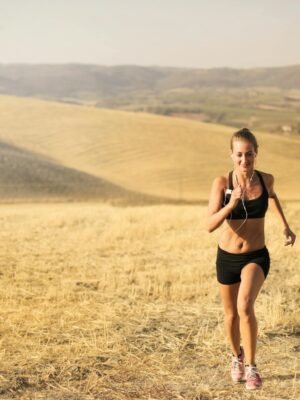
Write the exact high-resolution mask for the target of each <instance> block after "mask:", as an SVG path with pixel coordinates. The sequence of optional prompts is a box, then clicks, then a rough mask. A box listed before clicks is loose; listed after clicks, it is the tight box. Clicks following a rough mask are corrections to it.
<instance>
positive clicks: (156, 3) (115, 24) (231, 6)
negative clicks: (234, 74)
mask: <svg viewBox="0 0 300 400" xmlns="http://www.w3.org/2000/svg"><path fill="white" fill-rule="evenodd" d="M299 39H300V1H299V0H251V1H250V0H249V1H247V0H244V1H243V0H205V1H204V0H0V50H1V51H0V63H14V62H26V63H31V62H32V63H66V62H78V63H93V64H101V65H116V64H136V65H161V66H167V65H168V66H185V67H199V68H208V67H221V66H228V67H255V66H276V65H290V64H300V46H299Z"/></svg>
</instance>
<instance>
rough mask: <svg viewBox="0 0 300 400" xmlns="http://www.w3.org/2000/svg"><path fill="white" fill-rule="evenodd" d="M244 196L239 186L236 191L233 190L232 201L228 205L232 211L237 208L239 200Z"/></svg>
mask: <svg viewBox="0 0 300 400" xmlns="http://www.w3.org/2000/svg"><path fill="white" fill-rule="evenodd" d="M242 194H243V191H242V189H241V187H240V186H237V187H236V188H235V189H233V190H232V192H231V195H230V200H229V202H228V205H229V207H230V208H231V209H234V208H235V207H236V206H237V204H238V202H239V200H240V199H241V198H242Z"/></svg>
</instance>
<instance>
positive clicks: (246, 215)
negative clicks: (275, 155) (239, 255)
mask: <svg viewBox="0 0 300 400" xmlns="http://www.w3.org/2000/svg"><path fill="white" fill-rule="evenodd" d="M253 176H254V170H253V172H252V175H251V178H250V180H249V182H250V183H251V181H252V178H253ZM235 179H236V183H237V184H238V183H239V182H238V179H237V176H236V175H235ZM245 190H246V188H245V189H244V191H243V193H242V197H241V201H242V205H243V208H244V210H245V219H244V220H243V222H242V223H241V225H240V226H239V227H238V228H237V229H235V230H234V232H235V233H236V232H238V231H239V230H240V229H241V228H242V226H243V225H245V223H246V222H247V220H248V211H247V208H246V206H245V201H244V194H245ZM223 205H224V206H225V197H224V201H223ZM231 219H232V211H231V213H230V218H229V220H228V223H230V222H231ZM226 229H228V227H226V226H225V227H224V229H223V230H222V232H221V236H222V234H223V233H224V232H225V230H226ZM220 241H221V238H220Z"/></svg>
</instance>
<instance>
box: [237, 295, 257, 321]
mask: <svg viewBox="0 0 300 400" xmlns="http://www.w3.org/2000/svg"><path fill="white" fill-rule="evenodd" d="M237 308H238V315H239V317H240V318H245V317H251V316H253V315H254V299H253V298H251V297H244V298H242V299H239V301H238V307H237Z"/></svg>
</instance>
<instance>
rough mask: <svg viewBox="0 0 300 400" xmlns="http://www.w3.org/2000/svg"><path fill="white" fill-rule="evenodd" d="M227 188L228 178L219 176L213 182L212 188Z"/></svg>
mask: <svg viewBox="0 0 300 400" xmlns="http://www.w3.org/2000/svg"><path fill="white" fill-rule="evenodd" d="M227 186H228V176H226V175H220V176H217V177H216V178H215V179H214V180H213V188H214V189H219V190H223V189H224V188H226V187H227Z"/></svg>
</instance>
